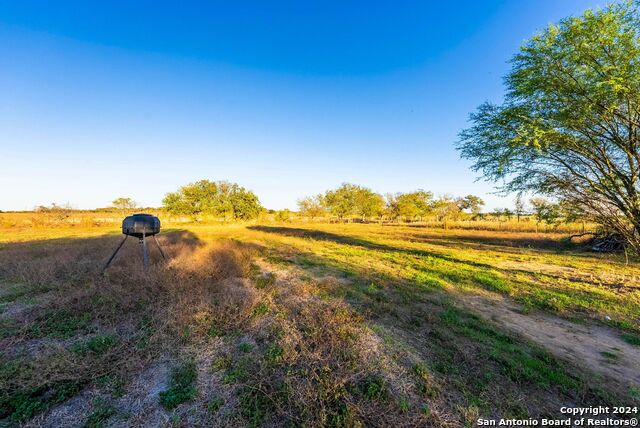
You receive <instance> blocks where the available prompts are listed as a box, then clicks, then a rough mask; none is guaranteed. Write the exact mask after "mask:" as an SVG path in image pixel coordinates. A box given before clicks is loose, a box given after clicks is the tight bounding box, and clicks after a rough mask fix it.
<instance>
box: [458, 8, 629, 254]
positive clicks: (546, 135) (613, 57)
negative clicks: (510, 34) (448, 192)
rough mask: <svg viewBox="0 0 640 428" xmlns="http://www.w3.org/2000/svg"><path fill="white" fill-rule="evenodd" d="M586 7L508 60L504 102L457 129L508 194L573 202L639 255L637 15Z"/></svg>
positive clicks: (468, 152)
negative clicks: (542, 195)
mask: <svg viewBox="0 0 640 428" xmlns="http://www.w3.org/2000/svg"><path fill="white" fill-rule="evenodd" d="M638 7H639V4H638V3H633V2H631V1H628V2H623V3H617V4H612V5H610V6H608V7H607V8H605V9H603V10H598V11H591V10H588V11H586V12H585V13H584V14H583V15H582V16H579V17H571V18H568V19H565V20H563V21H561V22H560V23H559V24H558V25H552V26H550V27H548V28H547V29H546V30H544V31H543V32H541V33H540V34H538V35H537V36H535V37H533V38H532V39H531V40H530V41H528V42H527V43H526V44H525V45H524V46H523V47H522V48H521V50H520V52H519V53H518V54H516V55H515V56H514V58H513V59H512V70H511V71H510V73H509V74H508V75H507V76H506V79H505V84H506V94H505V99H504V102H503V103H502V104H501V105H495V104H490V103H485V104H483V105H481V106H480V107H479V108H478V110H477V111H476V112H475V113H473V114H472V115H471V123H472V124H471V126H470V127H469V128H468V129H465V130H464V131H462V132H461V133H460V140H459V142H458V148H459V150H461V155H462V157H463V158H467V159H471V160H473V161H474V165H473V167H474V169H475V170H476V171H479V172H481V173H482V175H483V176H484V177H485V178H487V179H489V180H492V181H501V182H502V183H503V184H502V185H501V189H502V190H503V191H505V192H507V193H508V192H514V191H515V192H523V191H524V192H533V193H539V194H546V195H548V196H552V197H555V198H557V199H559V200H562V201H564V203H569V204H571V205H573V206H575V207H576V208H577V209H579V210H581V211H582V212H583V213H585V214H586V215H588V216H589V217H591V218H592V219H593V220H595V221H596V222H598V223H599V224H601V225H602V226H603V227H604V229H605V230H607V231H609V232H614V233H617V234H620V235H622V236H623V237H624V238H625V240H626V241H627V243H628V245H629V246H630V247H632V248H633V249H635V250H636V251H640V193H639V192H640V189H639V177H640V152H639V149H640V132H639V130H640V12H639V9H638Z"/></svg>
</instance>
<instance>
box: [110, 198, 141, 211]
mask: <svg viewBox="0 0 640 428" xmlns="http://www.w3.org/2000/svg"><path fill="white" fill-rule="evenodd" d="M111 204H112V205H113V206H114V207H115V208H117V209H119V210H122V211H125V210H130V209H132V208H135V207H136V205H137V204H136V202H135V201H134V200H133V199H131V198H116V199H114V200H113V201H112V202H111Z"/></svg>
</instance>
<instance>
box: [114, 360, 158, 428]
mask: <svg viewBox="0 0 640 428" xmlns="http://www.w3.org/2000/svg"><path fill="white" fill-rule="evenodd" d="M169 369H170V365H169V363H168V362H164V361H163V362H157V363H155V364H153V365H151V366H149V367H147V368H146V369H145V370H143V371H142V373H140V375H139V376H138V377H137V378H136V379H135V380H134V381H133V382H132V383H131V385H130V386H129V388H128V389H127V393H126V394H125V395H124V396H123V397H121V398H120V399H119V400H118V401H117V402H116V403H115V406H114V407H116V408H117V409H119V413H121V415H123V416H125V417H127V416H128V418H127V419H125V418H122V417H121V418H118V419H116V420H115V421H113V422H112V423H111V424H109V425H110V426H113V427H137V426H140V427H141V426H162V425H163V424H165V423H166V422H167V421H168V420H169V415H168V414H167V412H166V411H165V410H164V409H163V408H162V406H161V405H160V399H159V395H160V392H162V391H164V390H165V389H167V386H168V381H169V371H170V370H169Z"/></svg>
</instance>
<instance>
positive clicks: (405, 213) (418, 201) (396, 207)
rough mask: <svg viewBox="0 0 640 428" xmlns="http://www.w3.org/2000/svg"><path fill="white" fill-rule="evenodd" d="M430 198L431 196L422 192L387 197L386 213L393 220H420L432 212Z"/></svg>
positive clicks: (429, 193)
mask: <svg viewBox="0 0 640 428" xmlns="http://www.w3.org/2000/svg"><path fill="white" fill-rule="evenodd" d="M432 198H433V194H432V193H431V192H426V191H424V190H416V191H415V192H410V193H396V194H395V195H387V213H388V215H389V216H390V217H391V218H393V219H397V218H404V219H406V220H415V219H420V218H422V217H425V216H426V215H428V214H430V213H431V211H432V210H433V201H432Z"/></svg>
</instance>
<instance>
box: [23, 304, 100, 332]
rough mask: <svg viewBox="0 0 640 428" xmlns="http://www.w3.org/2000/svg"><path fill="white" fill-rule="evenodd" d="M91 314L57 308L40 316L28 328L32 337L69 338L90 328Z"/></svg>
mask: <svg viewBox="0 0 640 428" xmlns="http://www.w3.org/2000/svg"><path fill="white" fill-rule="evenodd" d="M92 319H93V317H92V315H91V314H90V313H89V312H82V313H77V312H73V311H69V310H58V311H55V312H52V313H50V314H49V315H48V316H47V317H44V318H41V319H40V320H38V321H37V322H36V323H35V324H33V325H32V326H31V327H30V329H29V335H30V336H32V337H44V336H49V337H54V338H69V337H71V336H74V335H76V334H80V333H87V332H89V330H90V325H91V320H92Z"/></svg>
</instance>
